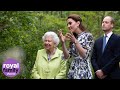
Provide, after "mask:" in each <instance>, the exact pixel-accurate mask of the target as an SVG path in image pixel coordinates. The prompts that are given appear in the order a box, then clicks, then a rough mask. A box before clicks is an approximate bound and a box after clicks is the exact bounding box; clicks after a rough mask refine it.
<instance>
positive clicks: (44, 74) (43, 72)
mask: <svg viewBox="0 0 120 90" xmlns="http://www.w3.org/2000/svg"><path fill="white" fill-rule="evenodd" d="M42 39H43V42H44V49H41V50H38V52H37V57H36V61H35V64H34V67H33V70H32V75H31V76H32V78H33V79H65V78H66V70H67V66H66V60H63V58H62V53H63V52H62V51H61V50H59V49H58V48H57V46H58V44H59V41H60V40H59V37H58V35H57V34H56V33H55V32H52V31H50V32H46V33H45V34H44V36H43V37H42Z"/></svg>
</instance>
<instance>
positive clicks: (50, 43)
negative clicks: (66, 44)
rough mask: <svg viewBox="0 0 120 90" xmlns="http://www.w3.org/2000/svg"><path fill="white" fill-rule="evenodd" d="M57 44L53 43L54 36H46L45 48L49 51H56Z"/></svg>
mask: <svg viewBox="0 0 120 90" xmlns="http://www.w3.org/2000/svg"><path fill="white" fill-rule="evenodd" d="M54 47H55V43H54V41H53V38H52V36H46V37H45V40H44V48H45V49H46V50H48V51H50V50H54Z"/></svg>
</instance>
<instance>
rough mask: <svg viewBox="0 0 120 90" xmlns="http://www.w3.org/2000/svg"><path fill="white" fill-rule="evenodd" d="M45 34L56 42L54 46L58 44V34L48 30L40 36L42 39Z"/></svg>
mask: <svg viewBox="0 0 120 90" xmlns="http://www.w3.org/2000/svg"><path fill="white" fill-rule="evenodd" d="M46 36H52V38H53V41H54V43H55V44H56V46H58V44H59V42H60V39H59V37H58V35H57V34H56V33H55V32H53V31H48V32H46V33H45V34H44V35H43V37H42V40H43V41H44V40H45V37H46Z"/></svg>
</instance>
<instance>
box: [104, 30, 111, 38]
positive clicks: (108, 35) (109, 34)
mask: <svg viewBox="0 0 120 90" xmlns="http://www.w3.org/2000/svg"><path fill="white" fill-rule="evenodd" d="M112 34H113V32H112V31H111V32H110V33H108V34H107V37H108V38H110V36H111V35H112ZM104 36H105V34H104Z"/></svg>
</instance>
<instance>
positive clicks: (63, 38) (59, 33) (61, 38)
mask: <svg viewBox="0 0 120 90" xmlns="http://www.w3.org/2000/svg"><path fill="white" fill-rule="evenodd" d="M58 35H59V37H60V40H61V42H63V43H64V42H65V36H64V35H63V34H62V30H61V29H60V30H58Z"/></svg>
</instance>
